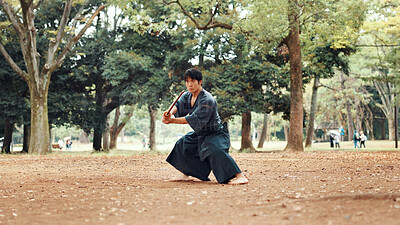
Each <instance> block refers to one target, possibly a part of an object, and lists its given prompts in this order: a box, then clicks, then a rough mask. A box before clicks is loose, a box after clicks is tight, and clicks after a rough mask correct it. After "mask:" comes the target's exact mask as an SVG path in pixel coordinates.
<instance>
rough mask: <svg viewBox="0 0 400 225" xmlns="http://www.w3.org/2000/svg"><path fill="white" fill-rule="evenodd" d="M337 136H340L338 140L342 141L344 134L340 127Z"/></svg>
mask: <svg viewBox="0 0 400 225" xmlns="http://www.w3.org/2000/svg"><path fill="white" fill-rule="evenodd" d="M339 134H340V140H341V141H343V138H344V135H345V133H344V129H343V127H342V126H340V127H339Z"/></svg>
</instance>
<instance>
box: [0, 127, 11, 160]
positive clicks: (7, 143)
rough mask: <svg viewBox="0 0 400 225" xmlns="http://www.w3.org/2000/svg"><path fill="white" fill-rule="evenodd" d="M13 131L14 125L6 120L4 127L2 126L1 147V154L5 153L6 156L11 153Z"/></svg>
mask: <svg viewBox="0 0 400 225" xmlns="http://www.w3.org/2000/svg"><path fill="white" fill-rule="evenodd" d="M13 130H14V123H11V122H10V121H9V120H6V122H5V125H4V140H3V147H2V149H1V152H2V153H6V154H10V153H11V143H12V134H13Z"/></svg>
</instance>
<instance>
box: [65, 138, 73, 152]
mask: <svg viewBox="0 0 400 225" xmlns="http://www.w3.org/2000/svg"><path fill="white" fill-rule="evenodd" d="M71 145H72V141H71V140H70V139H68V140H67V143H66V147H67V149H66V150H71Z"/></svg>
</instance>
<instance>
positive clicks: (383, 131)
mask: <svg viewBox="0 0 400 225" xmlns="http://www.w3.org/2000/svg"><path fill="white" fill-rule="evenodd" d="M380 124H381V140H385V139H386V127H385V120H384V119H381V122H380Z"/></svg>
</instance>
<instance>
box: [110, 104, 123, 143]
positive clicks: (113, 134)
mask: <svg viewBox="0 0 400 225" xmlns="http://www.w3.org/2000/svg"><path fill="white" fill-rule="evenodd" d="M120 115H121V113H120V109H119V107H117V108H116V109H115V116H114V123H113V124H112V125H111V127H110V149H116V148H117V140H118V134H117V128H118V121H119V116H120Z"/></svg>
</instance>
